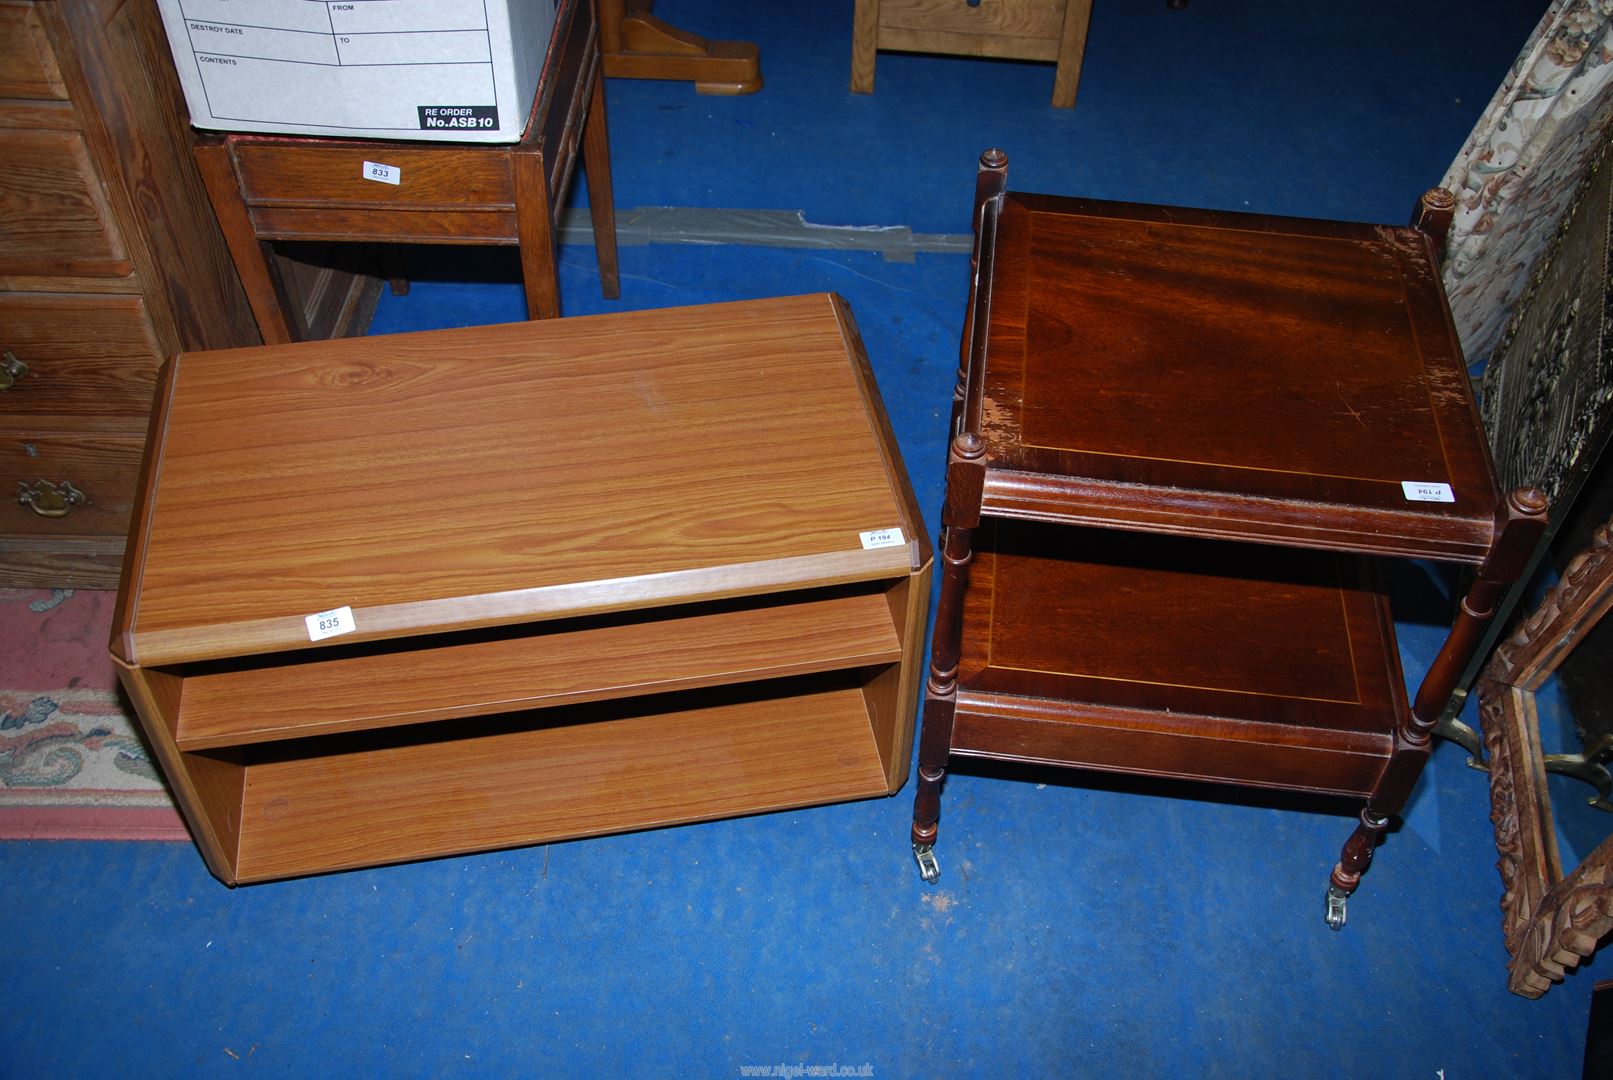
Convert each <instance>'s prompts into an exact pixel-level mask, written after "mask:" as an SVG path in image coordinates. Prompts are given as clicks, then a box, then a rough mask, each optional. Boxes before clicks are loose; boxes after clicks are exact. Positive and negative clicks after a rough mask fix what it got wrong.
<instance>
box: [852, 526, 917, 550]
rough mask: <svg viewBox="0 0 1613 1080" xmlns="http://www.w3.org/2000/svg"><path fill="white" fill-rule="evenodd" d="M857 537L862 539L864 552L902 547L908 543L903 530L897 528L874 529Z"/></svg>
mask: <svg viewBox="0 0 1613 1080" xmlns="http://www.w3.org/2000/svg"><path fill="white" fill-rule="evenodd" d="M857 535H858V536H860V537H862V542H863V550H864V551H867V550H870V549H872V548H887V547H901V546H902V545H903V544H905V543H907V538H906V537H904V536H903V535H902V530H901V529H896V528H891V529H874V530H872V531H870V532H865V533H858V534H857Z"/></svg>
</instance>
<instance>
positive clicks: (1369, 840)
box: [1327, 193, 1547, 930]
mask: <svg viewBox="0 0 1613 1080" xmlns="http://www.w3.org/2000/svg"><path fill="white" fill-rule="evenodd" d="M1431 202H1432V203H1434V204H1437V203H1438V202H1439V200H1438V199H1437V198H1435V197H1434V195H1433V193H1430V195H1426V196H1424V200H1423V203H1422V204H1420V205H1423V206H1425V207H1427V206H1428V205H1429V204H1430V203H1431ZM1437 208H1438V207H1437V205H1436V206H1435V209H1436V210H1437ZM1431 214H1432V211H1431ZM1419 227H1424V223H1423V222H1419ZM1430 227H1431V228H1433V229H1434V230H1435V232H1437V229H1438V223H1437V221H1434V222H1433V224H1432V226H1430ZM1546 510H1547V503H1546V496H1545V495H1544V494H1543V493H1542V492H1540V491H1538V490H1536V489H1535V488H1519V489H1518V490H1516V491H1513V492H1510V493H1509V494H1508V495H1507V496H1506V498H1504V499H1502V500H1501V504H1500V505H1499V506H1498V507H1496V514H1495V539H1494V541H1493V542H1492V543H1491V545H1490V551H1489V554H1488V555H1487V556H1486V557H1485V559H1484V562H1483V563H1482V564H1481V565H1480V566H1479V571H1478V574H1477V575H1475V579H1474V582H1473V585H1472V587H1471V588H1469V589H1468V591H1467V595H1466V596H1464V597H1463V598H1462V603H1461V606H1460V608H1459V609H1458V611H1457V614H1456V619H1455V621H1454V622H1453V623H1452V624H1451V632H1450V634H1449V635H1447V636H1446V638H1445V643H1444V645H1442V646H1441V647H1440V650H1439V653H1438V655H1436V656H1435V657H1434V662H1433V663H1432V664H1430V665H1429V666H1428V674H1427V676H1425V677H1424V678H1423V682H1422V685H1421V686H1420V687H1418V688H1417V696H1416V697H1415V698H1414V699H1413V701H1412V706H1411V710H1410V712H1409V713H1408V714H1407V716H1406V718H1405V722H1404V723H1403V724H1401V725H1400V727H1399V729H1398V730H1397V731H1396V732H1395V747H1394V752H1393V754H1392V755H1391V756H1390V758H1389V764H1388V766H1387V767H1386V768H1385V769H1384V771H1383V775H1382V776H1381V777H1379V779H1378V785H1377V789H1376V790H1375V791H1373V793H1372V797H1371V799H1370V800H1369V801H1368V803H1367V808H1366V809H1365V810H1363V811H1361V824H1360V825H1359V826H1358V827H1357V828H1356V830H1355V832H1354V833H1353V834H1351V836H1350V839H1349V840H1348V841H1347V842H1346V843H1345V845H1344V853H1343V854H1342V855H1341V856H1340V858H1339V862H1338V865H1337V866H1335V867H1334V868H1333V877H1332V881H1331V882H1330V884H1329V886H1328V890H1327V923H1328V925H1329V926H1331V927H1332V928H1333V929H1335V930H1337V929H1339V928H1340V927H1342V926H1343V925H1344V909H1345V901H1346V900H1347V899H1348V898H1349V896H1350V894H1351V893H1353V892H1354V891H1355V888H1356V886H1357V885H1359V884H1360V883H1361V875H1362V874H1363V873H1364V872H1365V871H1366V869H1367V867H1368V866H1369V865H1370V864H1371V863H1372V850H1373V848H1374V846H1376V844H1377V842H1378V837H1379V836H1380V835H1381V834H1382V833H1383V830H1384V829H1385V828H1387V827H1388V825H1389V815H1391V814H1398V813H1399V812H1400V811H1401V809H1402V808H1403V807H1404V806H1405V805H1406V800H1407V799H1409V798H1410V797H1411V790H1412V788H1413V787H1414V786H1415V785H1416V783H1417V778H1418V777H1419V776H1421V775H1422V771H1423V765H1424V764H1425V763H1426V762H1427V761H1428V754H1429V750H1430V749H1431V747H1432V744H1433V734H1434V725H1435V723H1436V722H1437V721H1438V720H1439V718H1440V716H1441V715H1442V714H1443V713H1444V711H1445V707H1446V704H1447V702H1449V701H1450V699H1451V694H1452V693H1453V692H1454V691H1455V689H1456V684H1457V682H1458V680H1459V679H1460V677H1461V673H1462V670H1463V669H1464V668H1465V667H1466V666H1467V663H1468V661H1469V660H1470V659H1471V658H1472V656H1473V652H1474V650H1475V649H1476V648H1477V647H1478V644H1479V641H1480V639H1481V637H1482V635H1483V632H1484V627H1485V625H1486V624H1487V623H1488V622H1489V621H1490V618H1491V616H1493V615H1494V614H1495V608H1496V603H1497V602H1498V601H1499V600H1500V598H1501V595H1502V594H1503V593H1504V592H1505V591H1506V589H1507V587H1508V586H1510V585H1511V584H1512V583H1513V582H1514V581H1516V580H1517V579H1518V576H1519V575H1520V574H1521V573H1522V572H1523V567H1524V566H1525V565H1527V563H1528V560H1529V556H1530V553H1531V552H1533V551H1534V547H1535V544H1536V543H1538V542H1539V540H1540V536H1541V533H1542V532H1543V531H1544V529H1545V527H1546Z"/></svg>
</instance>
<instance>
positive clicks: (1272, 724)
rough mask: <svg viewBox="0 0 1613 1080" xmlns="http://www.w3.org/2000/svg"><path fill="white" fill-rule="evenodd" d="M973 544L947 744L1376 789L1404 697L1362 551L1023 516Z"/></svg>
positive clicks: (1118, 767)
mask: <svg viewBox="0 0 1613 1080" xmlns="http://www.w3.org/2000/svg"><path fill="white" fill-rule="evenodd" d="M976 541H977V543H976V549H975V555H974V562H973V564H972V566H971V568H970V574H969V587H968V592H967V595H966V599H965V603H964V622H963V651H962V662H961V664H960V666H959V680H958V694H957V706H956V714H955V719H954V726H953V733H952V744H951V750H952V753H954V754H959V755H965V756H975V757H988V758H997V759H1003V760H1022V761H1036V762H1044V763H1051V764H1060V765H1070V766H1077V767H1083V768H1093V769H1102V770H1110V771H1117V772H1126V773H1140V774H1150V775H1159V776H1169V777H1177V778H1183V779H1193V780H1209V781H1220V782H1227V783H1236V784H1240V785H1250V786H1260V787H1275V788H1286V789H1291V790H1301V791H1314V792H1326V793H1332V794H1347V795H1365V794H1368V793H1370V792H1371V791H1372V790H1373V789H1374V787H1375V785H1376V783H1377V780H1378V777H1379V776H1380V775H1381V773H1382V772H1383V768H1384V766H1385V765H1386V764H1387V762H1388V760H1389V756H1390V752H1391V750H1392V749H1393V744H1394V738H1395V732H1396V730H1397V728H1398V727H1399V725H1400V724H1401V723H1402V721H1403V719H1404V718H1405V716H1406V712H1407V705H1406V692H1405V682H1404V676H1403V675H1402V673H1401V669H1400V661H1399V654H1398V650H1397V648H1396V644H1395V638H1394V626H1393V622H1392V620H1391V618H1390V613H1389V605H1388V601H1387V599H1386V598H1385V597H1384V596H1383V595H1382V593H1381V592H1380V591H1379V589H1378V588H1377V585H1376V582H1375V580H1374V575H1373V574H1372V572H1371V567H1370V566H1369V565H1368V564H1366V563H1365V562H1363V561H1362V560H1358V559H1355V558H1352V557H1345V556H1338V555H1334V554H1331V553H1325V552H1313V551H1301V550H1292V549H1286V548H1276V547H1269V546H1259V545H1245V544H1235V543H1227V542H1220V541H1206V540H1198V539H1184V538H1177V537H1163V536H1151V535H1136V534H1129V533H1121V532H1114V531H1106V530H1089V529H1075V528H1069V527H1060V526H1046V525H1039V524H1030V523H1020V522H999V523H995V524H993V525H989V526H987V527H983V528H982V529H980V530H979V531H978V532H977V533H976Z"/></svg>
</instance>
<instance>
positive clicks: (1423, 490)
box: [1400, 480, 1456, 503]
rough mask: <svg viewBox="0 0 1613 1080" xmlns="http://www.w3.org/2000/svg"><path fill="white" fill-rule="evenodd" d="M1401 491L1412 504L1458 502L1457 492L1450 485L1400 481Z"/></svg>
mask: <svg viewBox="0 0 1613 1080" xmlns="http://www.w3.org/2000/svg"><path fill="white" fill-rule="evenodd" d="M1400 489H1401V490H1402V491H1404V492H1405V493H1406V498H1407V499H1408V500H1410V501H1411V502H1444V503H1453V502H1455V501H1456V492H1454V491H1452V490H1451V486H1450V485H1449V484H1428V483H1424V484H1419V483H1418V482H1417V481H1415V480H1402V481H1400Z"/></svg>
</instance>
